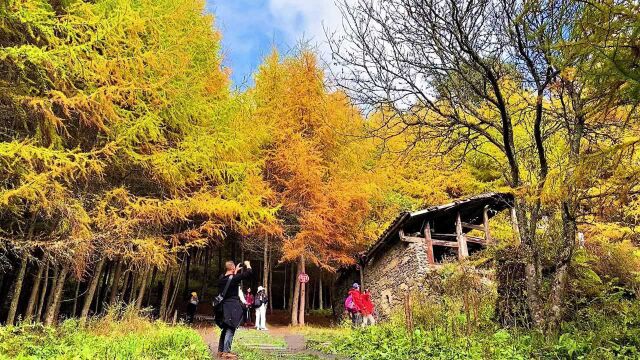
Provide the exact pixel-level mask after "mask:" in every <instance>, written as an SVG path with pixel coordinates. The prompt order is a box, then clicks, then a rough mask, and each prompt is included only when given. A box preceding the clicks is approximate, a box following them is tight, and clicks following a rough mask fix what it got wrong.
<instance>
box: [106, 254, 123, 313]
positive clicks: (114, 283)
mask: <svg viewBox="0 0 640 360" xmlns="http://www.w3.org/2000/svg"><path fill="white" fill-rule="evenodd" d="M121 275H122V260H118V263H117V264H116V270H115V273H114V274H113V279H111V290H110V292H109V306H113V304H115V302H116V297H117V296H118V285H119V283H120V276H121Z"/></svg>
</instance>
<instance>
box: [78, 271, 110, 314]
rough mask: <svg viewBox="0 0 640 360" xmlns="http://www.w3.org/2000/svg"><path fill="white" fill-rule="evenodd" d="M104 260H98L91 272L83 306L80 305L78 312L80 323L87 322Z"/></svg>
mask: <svg viewBox="0 0 640 360" xmlns="http://www.w3.org/2000/svg"><path fill="white" fill-rule="evenodd" d="M104 261H105V258H102V259H100V261H98V263H97V264H96V267H95V269H94V270H93V277H92V278H91V282H90V283H89V287H88V288H87V294H86V295H85V297H84V304H83V305H82V311H81V312H80V323H81V324H84V323H85V322H86V321H87V316H88V315H89V309H90V308H91V303H92V302H93V296H94V295H95V293H96V288H97V287H98V282H99V281H100V274H102V266H104Z"/></svg>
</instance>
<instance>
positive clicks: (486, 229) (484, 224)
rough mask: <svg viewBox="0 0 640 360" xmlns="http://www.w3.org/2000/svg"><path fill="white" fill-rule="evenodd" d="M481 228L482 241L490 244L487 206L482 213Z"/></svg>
mask: <svg viewBox="0 0 640 360" xmlns="http://www.w3.org/2000/svg"><path fill="white" fill-rule="evenodd" d="M482 227H483V228H484V240H485V241H486V242H487V244H489V243H490V242H491V233H490V232H489V205H487V206H485V207H484V210H483V211H482Z"/></svg>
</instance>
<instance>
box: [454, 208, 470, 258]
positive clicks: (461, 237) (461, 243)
mask: <svg viewBox="0 0 640 360" xmlns="http://www.w3.org/2000/svg"><path fill="white" fill-rule="evenodd" d="M456 237H457V240H458V258H459V259H463V258H465V257H467V256H469V249H467V239H466V236H465V234H464V233H463V232H462V220H460V213H457V214H456Z"/></svg>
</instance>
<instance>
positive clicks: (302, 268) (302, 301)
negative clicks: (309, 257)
mask: <svg viewBox="0 0 640 360" xmlns="http://www.w3.org/2000/svg"><path fill="white" fill-rule="evenodd" d="M305 272H306V271H305V261H304V255H301V256H300V273H301V274H304V273H305ZM306 285H307V284H305V283H300V306H299V307H298V325H300V326H304V312H305V301H306V287H307V286H306Z"/></svg>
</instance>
